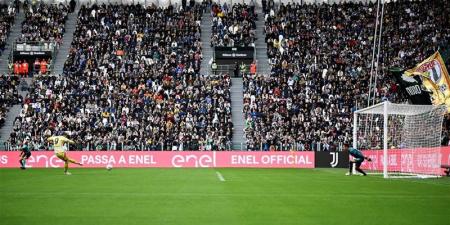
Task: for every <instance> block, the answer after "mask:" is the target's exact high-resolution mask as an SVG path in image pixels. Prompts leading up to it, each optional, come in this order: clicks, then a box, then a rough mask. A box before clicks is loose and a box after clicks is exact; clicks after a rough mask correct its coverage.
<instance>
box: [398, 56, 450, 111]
mask: <svg viewBox="0 0 450 225" xmlns="http://www.w3.org/2000/svg"><path fill="white" fill-rule="evenodd" d="M405 75H407V76H414V75H418V76H420V77H421V78H422V80H423V85H424V86H425V87H426V89H427V90H429V91H431V92H432V99H433V104H434V105H440V104H446V105H447V107H448V109H449V112H450V77H449V75H448V71H447V68H446V67H445V62H444V60H443V59H442V56H441V54H440V53H439V51H438V52H435V53H434V54H433V55H432V56H430V57H428V58H427V59H425V60H424V61H423V62H421V63H419V64H418V65H417V66H416V67H414V68H412V69H409V70H407V71H405Z"/></svg>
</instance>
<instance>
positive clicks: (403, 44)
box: [244, 0, 450, 150]
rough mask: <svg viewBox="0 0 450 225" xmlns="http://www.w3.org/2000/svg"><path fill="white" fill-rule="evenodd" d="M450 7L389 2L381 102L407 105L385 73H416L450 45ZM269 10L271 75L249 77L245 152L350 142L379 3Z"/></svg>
mask: <svg viewBox="0 0 450 225" xmlns="http://www.w3.org/2000/svg"><path fill="white" fill-rule="evenodd" d="M443 6H445V7H443ZM448 6H449V2H448V1H439V0H432V1H426V2H424V1H413V2H410V1H398V2H393V3H387V4H386V9H385V16H384V24H383V26H384V31H383V37H384V38H383V41H382V50H381V57H380V65H382V66H383V68H385V69H384V70H381V71H380V72H379V77H378V83H377V87H376V96H375V98H376V101H380V100H390V101H392V102H401V101H404V99H403V96H401V95H400V94H399V92H398V89H397V86H396V85H395V84H394V83H393V82H392V81H391V79H390V78H389V77H388V76H387V74H388V72H387V69H388V68H390V67H391V66H399V65H401V66H402V67H404V68H411V67H413V66H414V65H415V64H417V63H419V62H421V61H422V60H423V59H425V58H426V57H428V56H429V55H431V54H432V53H433V52H434V51H436V50H437V49H438V46H441V45H444V44H445V43H447V44H448V43H449V40H450V20H449V15H450V8H449V7H448ZM423 8H427V9H428V10H423ZM268 11H269V13H268V14H267V15H266V18H265V19H266V21H265V22H266V29H265V30H266V43H267V54H268V58H269V61H270V64H271V71H270V74H268V75H266V76H265V75H254V76H253V75H246V76H245V77H244V113H245V115H246V128H245V134H246V138H247V141H248V144H247V146H248V148H249V149H261V147H262V148H263V149H264V150H267V149H270V148H271V146H272V148H276V149H308V148H312V149H314V150H317V149H322V150H323V149H325V150H327V149H328V150H329V149H332V148H334V147H335V146H337V145H338V144H339V143H342V142H344V141H350V139H351V121H352V117H351V112H352V111H353V110H355V109H356V108H357V107H359V108H362V107H365V106H366V104H367V102H366V101H367V98H368V96H367V92H368V86H369V80H370V70H371V56H372V44H373V38H374V37H373V31H374V26H375V17H376V5H374V4H368V5H365V4H362V3H342V4H333V5H327V4H322V5H300V4H293V3H288V4H287V5H281V6H280V7H279V8H278V9H274V8H272V9H270V10H268ZM293 143H295V144H293ZM294 145H295V146H294Z"/></svg>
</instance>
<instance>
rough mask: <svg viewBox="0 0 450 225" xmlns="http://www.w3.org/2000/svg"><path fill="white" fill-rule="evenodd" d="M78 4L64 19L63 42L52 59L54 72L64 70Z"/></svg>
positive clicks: (75, 23) (60, 72) (59, 72)
mask: <svg viewBox="0 0 450 225" xmlns="http://www.w3.org/2000/svg"><path fill="white" fill-rule="evenodd" d="M79 5H80V4H78V5H77V6H78V7H77V8H76V9H75V11H74V12H73V13H69V15H68V16H67V21H66V26H65V28H66V31H65V33H64V37H63V43H62V45H61V46H60V47H59V50H58V53H57V54H56V57H55V61H54V65H55V67H54V71H53V73H54V74H62V73H63V70H64V63H65V62H66V59H67V57H68V56H69V50H70V46H71V45H72V40H73V33H74V32H75V29H76V27H77V21H78V11H79V9H80V7H79Z"/></svg>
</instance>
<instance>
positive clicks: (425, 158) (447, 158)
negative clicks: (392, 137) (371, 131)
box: [361, 147, 450, 174]
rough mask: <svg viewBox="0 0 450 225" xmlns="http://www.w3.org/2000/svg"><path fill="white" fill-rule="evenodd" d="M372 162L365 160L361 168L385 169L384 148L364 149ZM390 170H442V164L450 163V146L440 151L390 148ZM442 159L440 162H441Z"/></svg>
mask: <svg viewBox="0 0 450 225" xmlns="http://www.w3.org/2000/svg"><path fill="white" fill-rule="evenodd" d="M362 152H363V154H364V155H365V156H366V157H369V158H371V159H372V161H371V162H368V161H364V162H363V164H362V165H361V168H363V169H366V170H375V171H383V165H384V164H383V150H365V151H362ZM387 161H388V164H387V165H388V170H390V171H394V170H395V171H397V172H403V173H412V172H415V173H418V172H419V173H423V174H428V173H434V171H435V170H437V171H442V174H443V171H444V170H443V169H441V168H440V165H450V147H442V148H441V149H440V151H439V150H438V151H433V150H431V151H430V149H419V150H408V149H401V150H400V149H389V156H388V159H387ZM439 161H440V162H439Z"/></svg>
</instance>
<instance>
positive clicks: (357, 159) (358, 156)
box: [343, 143, 372, 176]
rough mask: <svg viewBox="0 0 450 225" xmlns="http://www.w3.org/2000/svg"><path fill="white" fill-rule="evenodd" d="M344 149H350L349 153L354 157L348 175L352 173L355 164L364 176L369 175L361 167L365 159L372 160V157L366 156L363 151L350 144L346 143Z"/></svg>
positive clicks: (350, 162)
mask: <svg viewBox="0 0 450 225" xmlns="http://www.w3.org/2000/svg"><path fill="white" fill-rule="evenodd" d="M343 150H344V151H348V153H349V154H350V155H351V156H353V159H352V160H350V161H349V163H348V164H349V166H348V167H349V168H348V169H349V171H348V173H347V174H346V175H352V171H353V164H355V165H356V168H355V169H356V171H358V172H360V173H362V174H363V175H364V176H367V174H366V173H365V172H364V171H363V170H362V169H361V168H360V166H361V164H362V163H363V162H364V160H367V161H369V162H370V161H372V159H370V158H369V157H365V156H364V155H363V154H362V152H361V151H359V150H358V149H355V148H350V146H349V145H348V144H347V143H345V144H344V149H343Z"/></svg>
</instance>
